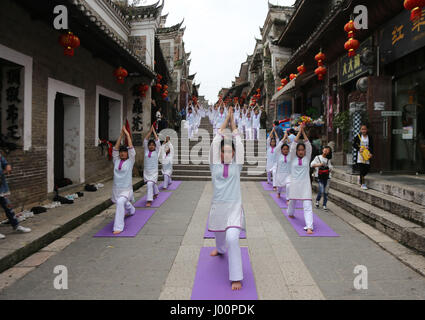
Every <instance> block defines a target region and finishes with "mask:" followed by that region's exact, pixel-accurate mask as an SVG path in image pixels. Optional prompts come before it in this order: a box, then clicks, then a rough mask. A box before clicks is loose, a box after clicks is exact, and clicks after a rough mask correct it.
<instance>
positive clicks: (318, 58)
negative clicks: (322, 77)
mask: <svg viewBox="0 0 425 320" xmlns="http://www.w3.org/2000/svg"><path fill="white" fill-rule="evenodd" d="M314 59H315V60H316V61H317V65H318V66H319V67H321V66H323V61H324V60H325V59H326V56H325V54H324V53H323V52H322V50H320V52H319V53H318V54H317V55H316V56H315V57H314Z"/></svg>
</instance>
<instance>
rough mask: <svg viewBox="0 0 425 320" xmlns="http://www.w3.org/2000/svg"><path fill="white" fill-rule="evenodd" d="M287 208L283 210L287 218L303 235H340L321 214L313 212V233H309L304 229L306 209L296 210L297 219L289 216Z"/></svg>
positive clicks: (299, 233) (300, 234)
mask: <svg viewBox="0 0 425 320" xmlns="http://www.w3.org/2000/svg"><path fill="white" fill-rule="evenodd" d="M286 211H287V210H282V212H283V214H284V215H285V217H286V219H287V220H288V221H289V222H290V223H291V225H292V227H293V228H294V229H295V231H296V232H297V233H298V235H299V236H301V237H339V234H337V233H336V232H335V231H333V230H332V229H331V227H329V226H328V225H327V224H326V223H325V222H324V221H323V220H322V219H320V218H319V216H318V215H317V214H315V213H313V228H314V229H313V234H307V231H305V230H304V227H305V221H304V210H295V219H291V218H289V217H288V213H287V212H286Z"/></svg>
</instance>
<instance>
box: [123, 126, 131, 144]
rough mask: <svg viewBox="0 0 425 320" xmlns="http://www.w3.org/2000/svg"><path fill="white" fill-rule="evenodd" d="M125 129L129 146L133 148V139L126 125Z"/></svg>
mask: <svg viewBox="0 0 425 320" xmlns="http://www.w3.org/2000/svg"><path fill="white" fill-rule="evenodd" d="M123 131H124V134H125V136H126V137H127V142H128V147H129V148H133V141H132V140H131V135H130V133H129V132H128V131H127V129H126V128H125V126H124V127H123Z"/></svg>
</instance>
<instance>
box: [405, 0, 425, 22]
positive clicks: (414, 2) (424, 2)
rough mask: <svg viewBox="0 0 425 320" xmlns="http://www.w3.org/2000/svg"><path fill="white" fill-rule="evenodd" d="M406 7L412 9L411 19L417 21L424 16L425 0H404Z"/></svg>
mask: <svg viewBox="0 0 425 320" xmlns="http://www.w3.org/2000/svg"><path fill="white" fill-rule="evenodd" d="M404 7H405V8H406V10H409V11H411V14H410V20H412V21H415V20H417V19H420V18H421V17H422V8H423V7H425V0H404Z"/></svg>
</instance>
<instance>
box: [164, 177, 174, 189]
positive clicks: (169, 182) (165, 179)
mask: <svg viewBox="0 0 425 320" xmlns="http://www.w3.org/2000/svg"><path fill="white" fill-rule="evenodd" d="M172 182H173V180H172V179H171V176H169V175H168V174H165V175H164V184H163V185H162V186H163V188H164V189H167V188H168V186H169V185H170V184H171V183H172Z"/></svg>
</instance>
